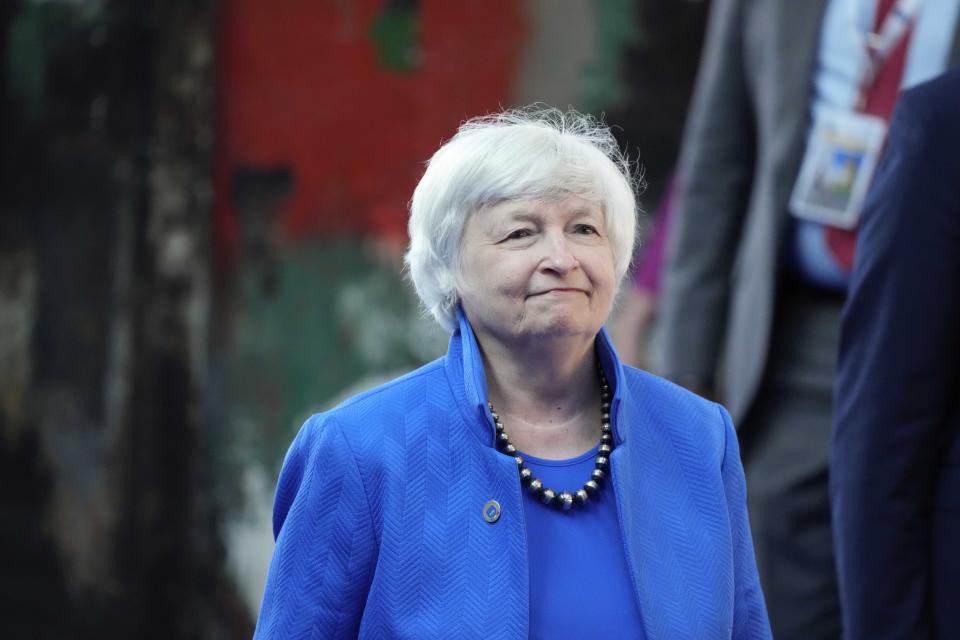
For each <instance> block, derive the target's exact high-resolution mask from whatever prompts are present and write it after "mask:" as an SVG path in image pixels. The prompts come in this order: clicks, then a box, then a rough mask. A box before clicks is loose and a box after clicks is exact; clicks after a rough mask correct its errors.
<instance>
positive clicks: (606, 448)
mask: <svg viewBox="0 0 960 640" xmlns="http://www.w3.org/2000/svg"><path fill="white" fill-rule="evenodd" d="M611 451H613V448H612V447H611V446H610V445H608V444H602V445H600V448H599V449H597V454H598V455H601V456H609V455H610V452H611Z"/></svg>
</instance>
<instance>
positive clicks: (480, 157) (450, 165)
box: [404, 105, 640, 332]
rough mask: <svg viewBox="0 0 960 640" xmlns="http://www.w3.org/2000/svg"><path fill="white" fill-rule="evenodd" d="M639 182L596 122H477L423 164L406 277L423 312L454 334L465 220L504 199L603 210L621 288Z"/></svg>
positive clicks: (539, 112) (572, 117)
mask: <svg viewBox="0 0 960 640" xmlns="http://www.w3.org/2000/svg"><path fill="white" fill-rule="evenodd" d="M639 183H640V178H639V175H637V174H635V173H634V168H633V164H632V163H631V162H630V160H629V158H628V157H627V156H626V155H625V154H624V153H623V152H622V151H621V150H620V147H619V146H618V145H617V142H616V139H615V138H614V137H613V133H612V132H611V131H610V128H609V127H608V126H607V125H605V124H604V123H603V122H602V121H600V120H597V119H596V118H593V117H592V116H589V115H584V114H582V113H578V112H576V111H574V110H572V109H571V110H569V111H561V110H560V109H554V108H550V107H544V106H542V105H533V106H530V107H525V108H522V109H511V110H509V111H505V112H503V113H496V114H493V115H487V116H482V117H479V118H473V119H471V120H468V121H466V122H464V123H463V124H462V125H460V128H459V129H458V130H457V133H456V135H454V136H453V138H451V139H450V140H448V141H447V142H446V143H444V144H443V145H442V146H441V147H440V149H438V150H437V152H436V153H434V154H433V157H432V158H430V160H429V162H428V163H427V169H426V171H425V172H424V174H423V177H422V178H421V179H420V182H419V184H417V188H416V190H415V191H414V192H413V198H412V200H411V201H410V222H409V233H410V247H409V249H408V250H407V254H406V256H405V259H404V260H405V262H406V265H407V269H408V270H409V274H410V278H411V280H412V281H413V285H414V287H415V288H416V290H417V295H419V296H420V300H421V302H422V303H423V306H424V307H425V309H426V310H427V311H429V312H430V313H431V314H432V315H433V317H434V318H435V319H436V320H437V322H439V323H440V325H441V326H443V327H444V328H446V329H447V330H448V331H450V332H453V331H454V330H455V329H456V327H457V317H456V307H457V304H458V302H459V300H460V297H459V293H458V292H459V290H460V289H459V283H460V282H461V261H460V256H461V247H460V244H461V240H462V238H463V230H464V227H465V226H466V223H467V220H468V219H469V217H470V216H471V215H473V214H474V213H476V212H478V211H480V210H481V209H483V208H484V207H488V206H491V205H494V204H498V203H501V202H504V201H509V200H521V199H522V200H526V199H538V200H540V199H543V200H554V199H557V198H564V197H568V196H573V195H575V196H579V197H582V198H585V199H587V200H592V201H595V202H598V203H599V204H600V206H601V209H602V210H603V212H604V220H605V225H606V233H607V237H608V238H609V239H610V246H611V249H612V252H613V260H614V270H615V273H616V277H617V283H618V287H619V283H620V282H621V281H622V280H623V276H624V275H625V274H626V273H627V270H628V269H629V267H630V260H631V258H632V256H633V249H634V241H635V238H636V227H637V200H636V195H635V192H634V187H635V186H636V187H637V188H639Z"/></svg>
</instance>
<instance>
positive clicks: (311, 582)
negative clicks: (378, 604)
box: [254, 415, 376, 640]
mask: <svg viewBox="0 0 960 640" xmlns="http://www.w3.org/2000/svg"><path fill="white" fill-rule="evenodd" d="M274 536H275V537H276V547H275V549H274V552H273V558H272V560H271V562H270V570H269V573H268V575H267V584H266V587H265V590H264V596H263V603H262V605H261V608H260V616H259V619H258V621H257V629H256V633H255V636H254V637H255V638H257V639H263V640H267V639H277V640H279V639H281V638H283V639H293V638H356V637H357V634H358V630H359V627H360V619H361V616H362V613H363V606H364V602H365V601H366V597H367V591H368V590H369V587H370V582H371V579H372V573H373V567H374V562H375V558H376V542H375V538H374V535H373V526H372V520H371V516H370V509H369V506H368V503H367V498H366V494H365V492H364V489H363V483H362V479H361V477H360V471H359V469H358V467H357V463H356V461H355V459H354V456H353V454H352V452H351V450H350V447H349V445H348V443H347V441H346V439H345V438H344V436H343V433H342V431H341V429H340V428H339V426H338V425H337V424H336V423H334V422H332V421H330V420H327V419H325V418H324V417H323V416H322V415H318V416H314V417H313V418H311V419H310V420H308V421H307V422H306V424H304V426H303V428H302V429H301V430H300V433H299V435H298V436H297V438H296V440H294V443H293V445H292V446H291V447H290V451H289V452H288V453H287V457H286V459H285V460H284V463H283V469H282V470H281V472H280V480H279V483H278V486H277V496H276V501H275V503H274Z"/></svg>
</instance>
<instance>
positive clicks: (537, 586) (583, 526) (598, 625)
mask: <svg viewBox="0 0 960 640" xmlns="http://www.w3.org/2000/svg"><path fill="white" fill-rule="evenodd" d="M598 446H599V445H598ZM520 455H522V456H523V459H524V461H525V463H526V466H527V467H529V468H530V470H531V471H532V472H533V475H534V476H536V477H537V478H540V479H541V480H543V484H544V486H547V487H550V488H551V489H555V490H556V491H558V492H559V491H569V492H570V493H573V492H575V491H576V490H577V489H579V488H580V487H582V486H583V483H584V482H586V481H587V480H588V479H589V478H590V472H591V471H593V468H594V459H595V458H596V456H597V447H594V448H593V449H592V450H591V451H588V452H586V453H585V454H583V455H581V456H578V457H576V458H570V459H567V460H543V459H541V458H535V457H533V456H529V455H527V454H525V453H521V454H520ZM523 511H524V514H525V515H526V521H527V541H528V542H527V547H528V550H529V561H530V637H531V638H550V639H552V638H607V639H609V640H619V639H620V638H623V639H624V640H626V639H627V638H629V639H631V640H633V639H640V638H643V623H642V622H641V620H640V609H639V608H638V607H637V598H636V596H635V595H634V592H633V585H632V584H631V583H630V572H629V571H628V570H627V556H626V554H625V552H624V547H623V537H622V536H621V535H620V524H619V522H618V520H617V503H616V500H615V499H614V496H613V495H612V492H611V491H610V487H609V486H605V487H603V488H602V489H601V490H600V491H599V492H598V493H597V494H596V495H595V496H594V498H592V499H591V500H589V501H588V502H587V503H586V504H585V505H583V506H582V507H579V508H578V507H574V509H573V510H572V511H558V510H556V509H553V508H551V507H547V506H546V505H544V504H542V503H541V502H540V501H539V500H537V499H536V498H534V497H533V496H532V495H530V494H529V493H528V494H527V496H526V499H525V500H524V501H523Z"/></svg>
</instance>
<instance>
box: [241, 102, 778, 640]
mask: <svg viewBox="0 0 960 640" xmlns="http://www.w3.org/2000/svg"><path fill="white" fill-rule="evenodd" d="M635 225H636V205H635V197H634V193H633V189H632V180H631V172H630V166H629V163H628V162H627V161H626V159H625V158H624V157H623V156H622V155H621V154H620V152H619V150H618V148H617V145H616V143H615V141H614V139H613V136H612V135H611V133H610V131H609V129H608V128H607V127H605V126H603V125H602V124H599V123H597V122H596V121H595V120H593V119H591V118H589V117H586V116H583V115H580V114H577V113H575V112H567V113H563V112H560V111H557V110H549V109H547V110H523V111H511V112H507V113H502V114H499V115H494V116H489V117H484V118H479V119H476V120H471V121H469V122H467V123H466V124H464V125H463V126H461V127H460V130H459V131H458V132H457V134H456V135H455V136H454V137H453V138H452V139H451V140H450V141H448V142H447V143H446V144H444V145H443V146H442V147H441V148H440V149H439V150H438V151H437V152H436V153H435V154H434V156H433V158H432V159H431V160H430V163H429V165H428V168H427V170H426V172H425V174H424V176H423V178H422V179H421V181H420V184H419V185H418V186H417V189H416V191H415V193H414V196H413V200H412V202H411V216H410V249H409V252H408V254H407V264H408V266H409V270H410V276H411V278H412V280H413V284H414V286H415V287H416V290H417V293H418V294H419V296H420V298H421V300H422V301H423V304H424V306H425V307H426V309H427V310H429V312H430V313H431V314H432V315H433V317H434V318H436V320H437V321H438V322H439V323H440V324H441V325H443V326H444V327H445V328H446V329H448V330H449V331H450V332H451V333H452V336H451V338H450V345H449V349H448V351H447V354H446V355H445V356H444V357H443V358H441V359H439V360H437V361H435V362H432V363H430V364H428V365H426V366H424V367H423V368H421V369H418V370H416V371H414V372H412V373H409V374H407V375H406V376H404V377H402V378H399V379H397V380H394V381H393V382H390V383H388V384H386V385H383V386H381V387H378V388H376V389H373V390H371V391H368V392H366V393H363V394H361V395H359V396H357V397H355V398H353V399H351V400H349V401H347V402H345V403H344V404H342V405H340V406H339V407H337V408H335V409H333V410H331V411H328V412H326V413H323V414H319V415H316V416H314V417H312V418H310V419H309V420H308V421H307V423H306V424H305V425H304V426H303V428H302V429H301V431H300V433H299V435H298V436H297V438H296V440H295V441H294V443H293V445H292V446H291V448H290V452H289V453H288V454H287V457H286V460H285V462H284V465H283V470H282V472H281V475H280V481H279V486H278V488H277V496H276V504H275V507H274V534H275V535H276V550H275V552H274V556H273V560H272V563H271V566H270V573H269V577H268V580H267V585H266V591H265V594H264V599H263V606H262V609H261V611H260V618H259V621H258V624H257V637H259V638H354V637H357V636H360V637H365V638H528V637H530V638H600V637H602V638H650V639H654V638H665V639H670V640H675V639H678V638H768V637H769V636H770V631H769V625H768V621H767V615H766V610H765V607H764V602H763V595H762V593H761V591H760V587H759V584H758V580H757V572H756V566H755V562H754V556H753V546H752V542H751V539H750V530H749V527H748V522H747V513H746V508H745V496H744V493H745V489H744V479H743V471H742V469H741V465H740V457H739V452H738V448H737V438H736V435H735V433H734V430H733V426H732V425H731V422H730V418H729V416H728V415H727V412H726V411H725V410H724V409H723V408H722V407H720V406H719V405H716V404H714V403H712V402H708V401H706V400H704V399H702V398H699V397H697V396H695V395H693V394H691V393H689V392H687V391H685V390H683V389H681V388H679V387H677V386H674V385H673V384H671V383H669V382H666V381H664V380H661V379H659V378H656V377H654V376H651V375H649V374H647V373H644V372H643V371H640V370H637V369H633V368H630V367H627V366H624V365H622V364H621V363H620V362H619V361H618V359H617V355H616V353H615V352H614V350H613V347H612V346H611V344H610V341H609V338H608V337H607V334H606V331H605V330H604V329H603V324H604V322H605V321H606V319H607V316H608V315H609V313H610V310H611V307H612V305H613V300H614V297H615V294H616V292H617V288H618V285H619V283H620V281H621V279H622V278H623V276H624V274H625V273H626V271H627V268H628V266H629V263H630V257H631V253H632V249H633V242H634V230H635Z"/></svg>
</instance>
